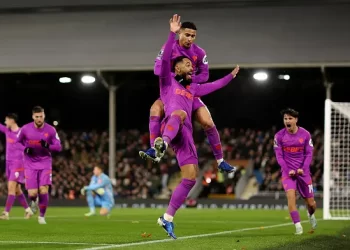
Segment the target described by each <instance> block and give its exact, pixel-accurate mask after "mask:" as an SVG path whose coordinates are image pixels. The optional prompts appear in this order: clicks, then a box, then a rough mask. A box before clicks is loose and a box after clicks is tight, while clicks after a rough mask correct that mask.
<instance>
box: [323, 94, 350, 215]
mask: <svg viewBox="0 0 350 250" xmlns="http://www.w3.org/2000/svg"><path fill="white" fill-rule="evenodd" d="M323 219H325V220H350V102H332V101H331V100H330V99H327V100H326V102H325V126H324V171H323Z"/></svg>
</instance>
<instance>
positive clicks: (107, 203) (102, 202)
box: [81, 166, 115, 216]
mask: <svg viewBox="0 0 350 250" xmlns="http://www.w3.org/2000/svg"><path fill="white" fill-rule="evenodd" d="M81 194H82V195H86V201H87V203H88V206H89V208H90V212H89V213H86V214H85V216H93V215H96V212H95V207H101V210H100V215H107V216H108V215H109V213H110V211H111V209H112V208H113V207H114V204H115V203H114V196H113V187H112V181H111V179H110V178H109V177H108V175H106V174H105V173H103V168H102V167H101V166H96V167H94V175H93V176H92V177H91V181H90V184H89V186H85V187H83V188H82V189H81Z"/></svg>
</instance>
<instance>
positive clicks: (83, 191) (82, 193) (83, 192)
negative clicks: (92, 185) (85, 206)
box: [80, 186, 87, 195]
mask: <svg viewBox="0 0 350 250" xmlns="http://www.w3.org/2000/svg"><path fill="white" fill-rule="evenodd" d="M86 188H87V186H85V187H83V188H82V189H81V190H80V193H81V195H85V190H86Z"/></svg>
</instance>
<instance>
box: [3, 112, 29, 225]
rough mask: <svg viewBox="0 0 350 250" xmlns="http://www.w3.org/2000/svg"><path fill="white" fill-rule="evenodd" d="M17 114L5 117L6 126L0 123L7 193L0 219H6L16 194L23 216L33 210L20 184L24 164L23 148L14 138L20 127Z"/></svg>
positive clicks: (21, 182)
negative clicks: (2, 134)
mask: <svg viewBox="0 0 350 250" xmlns="http://www.w3.org/2000/svg"><path fill="white" fill-rule="evenodd" d="M17 119H18V117H17V115H16V114H13V113H12V114H8V115H7V116H6V117H5V124H6V126H4V125H2V124H0V132H1V133H4V134H5V136H6V177H7V180H8V183H7V188H8V195H7V200H6V206H5V211H4V212H3V213H2V215H1V216H0V219H1V220H8V219H9V213H10V211H11V208H12V206H13V203H14V202H15V199H16V196H17V199H18V201H19V203H20V204H21V205H22V206H23V208H24V209H25V215H24V216H25V218H26V219H29V218H30V217H31V216H32V215H33V212H32V210H31V209H30V208H29V206H28V203H27V200H26V197H25V196H24V194H23V192H22V189H21V184H24V166H23V150H24V147H23V146H22V147H17V145H16V138H17V134H18V132H19V130H20V128H19V127H18V125H17Z"/></svg>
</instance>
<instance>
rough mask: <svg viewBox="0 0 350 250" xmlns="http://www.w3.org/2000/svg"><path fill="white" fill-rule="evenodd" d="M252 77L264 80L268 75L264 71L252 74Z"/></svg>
mask: <svg viewBox="0 0 350 250" xmlns="http://www.w3.org/2000/svg"><path fill="white" fill-rule="evenodd" d="M253 78H254V79H255V80H257V81H266V80H267V78H268V75H267V74H266V73H265V72H257V73H255V74H254V75H253Z"/></svg>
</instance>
